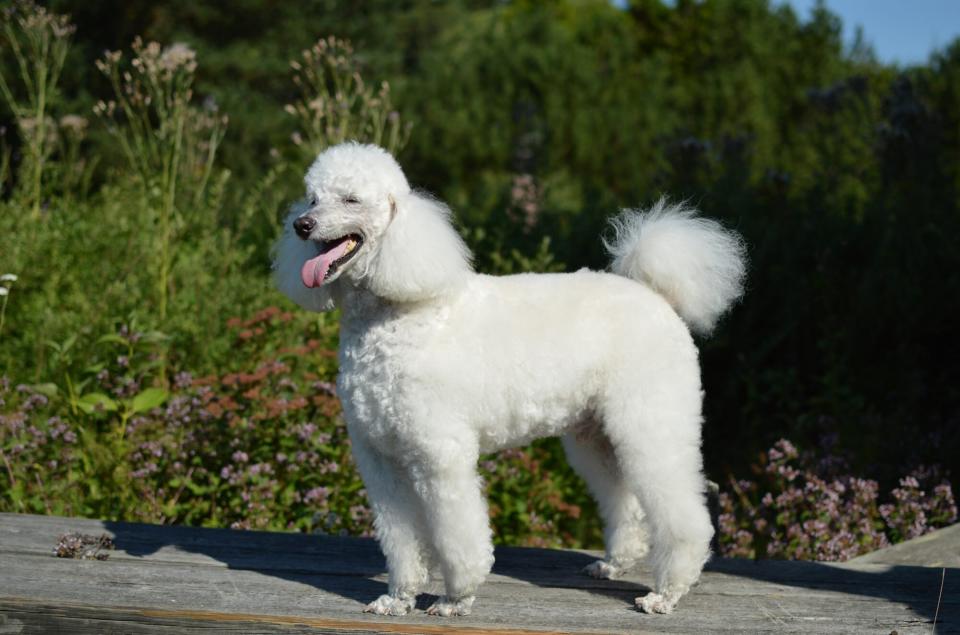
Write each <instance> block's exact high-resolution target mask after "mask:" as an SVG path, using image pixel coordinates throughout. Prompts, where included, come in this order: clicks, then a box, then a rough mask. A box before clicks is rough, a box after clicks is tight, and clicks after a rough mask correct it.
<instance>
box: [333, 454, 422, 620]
mask: <svg viewBox="0 0 960 635" xmlns="http://www.w3.org/2000/svg"><path fill="white" fill-rule="evenodd" d="M356 436H357V435H353V436H352V437H351V442H352V445H353V457H354V460H355V461H356V463H357V466H358V468H359V470H360V475H361V476H362V477H363V482H364V485H365V486H366V489H367V496H368V497H369V499H370V503H371V505H372V507H373V513H374V528H375V530H376V536H377V540H378V541H379V542H380V548H381V549H382V550H383V554H384V556H386V559H387V571H388V572H389V573H388V583H387V593H386V594H384V595H381V596H380V597H379V598H377V599H376V600H374V601H373V602H371V603H370V604H368V605H367V606H366V607H365V608H364V612H366V613H376V614H378V615H406V614H407V613H409V612H410V611H411V610H412V609H413V607H414V605H415V604H416V600H417V594H418V593H419V592H420V590H421V589H422V588H423V587H424V586H425V585H426V584H427V582H429V580H430V572H429V559H430V552H429V545H427V544H426V542H425V540H424V539H425V538H426V529H425V523H424V519H423V511H422V508H421V505H420V500H419V498H418V497H417V496H416V495H415V493H414V491H413V488H412V487H411V486H410V483H409V479H408V478H407V477H406V475H405V474H404V473H403V471H402V470H401V469H400V467H399V466H398V465H396V464H395V463H394V461H393V459H391V458H389V457H385V456H382V455H380V454H378V453H377V452H376V451H375V450H374V449H373V448H371V447H370V446H369V445H368V444H367V443H366V442H365V441H363V440H362V439H359V438H355V437H356Z"/></svg>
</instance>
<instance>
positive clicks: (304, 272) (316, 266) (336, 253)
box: [300, 240, 350, 288]
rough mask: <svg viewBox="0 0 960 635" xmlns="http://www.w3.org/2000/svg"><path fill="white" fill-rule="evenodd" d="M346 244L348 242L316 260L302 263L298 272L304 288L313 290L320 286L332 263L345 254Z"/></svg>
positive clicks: (345, 241) (312, 259)
mask: <svg viewBox="0 0 960 635" xmlns="http://www.w3.org/2000/svg"><path fill="white" fill-rule="evenodd" d="M348 242H350V241H349V240H344V241H343V242H342V243H339V244H338V245H336V246H335V247H332V248H330V249H329V250H327V251H326V252H324V253H322V254H320V255H319V256H317V257H316V258H311V259H310V260H308V261H306V262H305V263H303V268H302V269H301V270H300V279H301V280H303V284H304V286H306V287H310V288H313V287H319V286H320V285H322V284H323V280H324V278H326V277H327V271H328V270H329V269H330V265H331V264H333V261H334V260H337V259H338V258H340V257H342V256H343V255H344V254H345V253H347V243H348Z"/></svg>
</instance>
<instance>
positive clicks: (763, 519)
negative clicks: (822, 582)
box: [720, 439, 957, 560]
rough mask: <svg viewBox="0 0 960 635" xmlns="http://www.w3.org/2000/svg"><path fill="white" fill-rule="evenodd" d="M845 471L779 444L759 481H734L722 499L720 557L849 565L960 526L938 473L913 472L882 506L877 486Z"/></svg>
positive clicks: (839, 462)
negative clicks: (892, 546) (876, 552)
mask: <svg viewBox="0 0 960 635" xmlns="http://www.w3.org/2000/svg"><path fill="white" fill-rule="evenodd" d="M843 467H845V461H844V460H843V459H842V458H840V457H838V456H836V455H832V454H827V455H826V456H824V457H821V458H820V459H819V460H817V459H815V457H814V456H813V455H810V454H807V455H801V453H800V452H799V451H798V450H797V448H796V447H794V445H793V444H792V443H790V442H789V441H787V440H784V439H781V440H780V441H778V442H777V443H776V444H775V445H774V447H772V448H770V450H768V451H767V453H766V455H765V457H764V461H763V462H762V464H761V465H760V466H759V467H757V469H756V471H757V472H758V476H757V479H756V480H755V481H750V480H734V479H733V478H731V479H730V481H729V486H730V490H729V491H726V492H723V493H721V494H720V508H721V514H720V546H721V553H722V554H723V555H725V556H734V557H744V558H787V559H790V560H848V559H850V558H853V557H855V556H858V555H860V554H863V553H867V552H869V551H873V550H875V549H879V548H881V547H886V546H888V545H890V544H892V543H895V542H900V541H901V540H907V539H910V538H916V537H917V536H922V535H923V534H925V533H927V532H930V531H932V530H934V529H936V528H938V527H944V526H946V525H949V524H950V523H953V522H955V521H956V520H957V505H956V502H955V501H954V498H953V491H952V489H951V487H950V484H949V482H947V481H946V480H943V479H942V478H940V477H939V470H938V469H926V468H919V469H917V470H914V471H913V473H911V474H910V475H908V476H906V477H904V478H902V479H900V487H897V488H895V489H893V490H892V491H891V492H890V495H889V497H888V499H889V502H886V503H882V504H881V503H880V502H879V496H878V494H879V485H878V484H877V482H876V481H873V480H869V479H862V478H856V477H853V476H849V475H846V474H842V473H841V471H842V468H843Z"/></svg>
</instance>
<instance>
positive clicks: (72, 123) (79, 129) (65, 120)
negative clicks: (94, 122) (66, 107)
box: [60, 115, 90, 135]
mask: <svg viewBox="0 0 960 635" xmlns="http://www.w3.org/2000/svg"><path fill="white" fill-rule="evenodd" d="M89 124H90V122H89V121H88V120H87V118H86V117H81V116H80V115H64V116H63V117H61V118H60V127H61V128H63V129H64V130H67V131H69V132H72V133H74V134H76V135H80V134H83V133H84V132H85V131H86V130H87V126H88V125H89Z"/></svg>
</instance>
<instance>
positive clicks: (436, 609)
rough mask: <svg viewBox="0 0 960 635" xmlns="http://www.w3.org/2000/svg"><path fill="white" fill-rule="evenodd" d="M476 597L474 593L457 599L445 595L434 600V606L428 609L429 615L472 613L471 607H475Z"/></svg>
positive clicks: (449, 615)
mask: <svg viewBox="0 0 960 635" xmlns="http://www.w3.org/2000/svg"><path fill="white" fill-rule="evenodd" d="M475 599H476V598H475V597H474V596H472V595H468V596H465V597H462V598H460V599H457V600H454V599H452V598H448V597H447V596H443V597H441V598H440V599H439V600H437V601H436V602H434V603H433V606H431V607H430V608H428V609H427V615H437V616H439V617H455V616H457V615H470V609H471V608H472V607H473V601H474V600H475Z"/></svg>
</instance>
